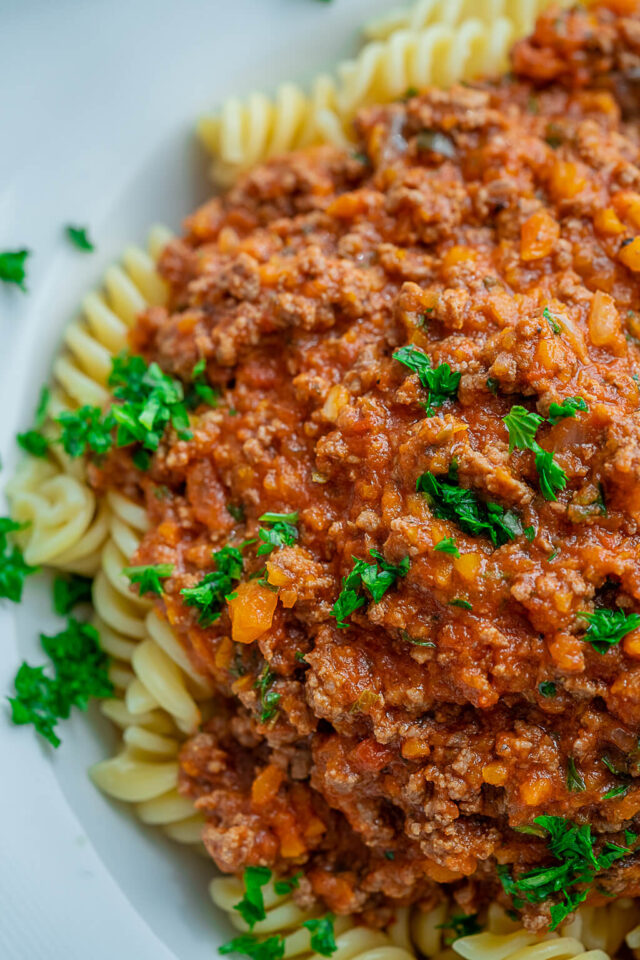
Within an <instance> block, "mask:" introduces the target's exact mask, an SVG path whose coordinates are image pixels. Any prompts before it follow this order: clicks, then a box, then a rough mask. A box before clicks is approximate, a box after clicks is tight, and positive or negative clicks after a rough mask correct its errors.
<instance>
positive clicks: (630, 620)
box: [578, 609, 640, 653]
mask: <svg viewBox="0 0 640 960" xmlns="http://www.w3.org/2000/svg"><path fill="white" fill-rule="evenodd" d="M578 616H579V617H580V618H581V619H582V620H586V621H587V623H588V624H589V626H588V628H587V632H586V633H585V634H584V635H583V637H582V639H583V640H586V641H587V643H590V644H591V646H592V647H593V649H594V650H597V651H598V653H606V652H607V650H609V648H610V647H612V646H615V645H616V644H617V643H620V641H621V640H622V639H623V637H626V635H627V634H628V633H631V631H632V630H637V629H638V627H640V615H639V614H637V613H625V612H624V610H607V609H605V610H594V612H593V613H585V612H583V611H582V612H580V613H579V614H578Z"/></svg>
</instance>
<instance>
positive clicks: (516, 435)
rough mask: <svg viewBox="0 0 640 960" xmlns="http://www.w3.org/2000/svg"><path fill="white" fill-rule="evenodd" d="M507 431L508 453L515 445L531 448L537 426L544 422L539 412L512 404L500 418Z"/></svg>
mask: <svg viewBox="0 0 640 960" xmlns="http://www.w3.org/2000/svg"><path fill="white" fill-rule="evenodd" d="M502 419H503V421H504V423H505V425H506V427H507V430H508V431H509V453H511V452H512V451H513V450H514V449H515V448H516V447H518V448H519V449H521V450H533V449H534V441H535V437H536V433H537V432H538V427H539V426H540V424H541V423H543V422H544V417H541V416H540V414H539V413H532V412H530V411H529V410H527V409H526V408H525V407H521V406H518V405H516V406H514V407H511V410H510V411H509V413H508V414H507V415H506V417H503V418H502Z"/></svg>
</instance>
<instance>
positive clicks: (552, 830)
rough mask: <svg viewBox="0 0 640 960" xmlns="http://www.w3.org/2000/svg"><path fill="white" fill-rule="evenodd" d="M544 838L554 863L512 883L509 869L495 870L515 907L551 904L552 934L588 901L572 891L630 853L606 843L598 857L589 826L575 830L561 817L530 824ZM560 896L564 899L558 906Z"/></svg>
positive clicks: (527, 873) (529, 871)
mask: <svg viewBox="0 0 640 960" xmlns="http://www.w3.org/2000/svg"><path fill="white" fill-rule="evenodd" d="M533 823H534V824H536V825H537V826H539V827H541V828H542V829H543V830H544V831H545V833H546V834H547V837H546V840H547V846H548V849H549V853H550V854H551V855H552V856H553V857H554V859H555V860H556V863H554V864H552V865H547V866H542V867H534V868H533V869H532V870H528V871H526V872H525V873H522V874H520V876H518V877H516V878H515V879H514V878H513V877H512V876H511V874H510V872H509V869H508V867H506V865H503V866H502V867H499V868H498V874H499V876H500V880H501V881H502V886H503V887H504V890H505V892H506V893H508V894H509V895H511V896H512V897H513V898H514V906H516V907H519V906H522V904H523V903H524V901H525V900H528V901H529V903H542V902H543V901H545V900H552V901H555V902H552V904H551V907H550V913H551V930H555V929H556V927H558V926H559V925H560V924H561V923H562V921H563V920H565V919H566V917H568V916H569V914H570V913H572V912H573V911H574V910H575V909H576V907H577V906H579V904H580V903H582V902H584V900H585V899H586V897H587V893H588V889H587V890H577V891H576V890H571V889H569V888H571V887H574V886H576V885H581V886H582V885H585V884H591V883H592V882H593V880H594V879H595V876H596V874H597V873H598V872H599V871H603V870H608V869H609V867H610V866H611V865H612V864H613V863H614V862H615V861H616V860H619V859H621V858H622V857H625V856H626V855H627V854H628V853H629V852H630V851H629V850H628V849H627V848H626V847H620V846H619V845H618V844H615V843H611V842H607V843H605V844H604V845H603V847H602V850H601V852H600V855H596V852H595V849H594V847H595V840H594V838H593V837H592V836H591V826H590V825H589V824H582V825H581V826H578V825H577V824H574V823H572V822H571V821H570V820H565V819H564V818H563V817H552V816H540V817H536V818H535V819H534V821H533ZM558 894H560V896H561V897H562V898H563V899H561V900H560V901H559V902H557V900H556V897H557V895H558Z"/></svg>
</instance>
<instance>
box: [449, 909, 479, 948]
mask: <svg viewBox="0 0 640 960" xmlns="http://www.w3.org/2000/svg"><path fill="white" fill-rule="evenodd" d="M438 929H439V930H450V931H451V935H450V936H446V937H445V944H446V945H447V946H448V947H450V946H451V944H452V943H454V942H455V941H456V940H459V939H460V937H471V936H473V934H474V933H480V932H481V931H482V927H481V926H480V924H479V923H478V914H477V913H457V914H454V915H453V916H451V917H449V918H448V919H447V921H446V923H439V924H438Z"/></svg>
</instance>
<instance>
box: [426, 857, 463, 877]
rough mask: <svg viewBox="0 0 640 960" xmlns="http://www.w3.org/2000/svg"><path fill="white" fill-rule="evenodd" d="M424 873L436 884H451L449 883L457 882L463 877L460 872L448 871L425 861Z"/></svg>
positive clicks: (439, 865)
mask: <svg viewBox="0 0 640 960" xmlns="http://www.w3.org/2000/svg"><path fill="white" fill-rule="evenodd" d="M424 872H425V873H426V875H427V876H428V877H430V878H431V880H434V881H435V882H436V883H451V881H453V880H459V879H460V877H461V876H463V874H462V873H461V871H460V870H450V869H449V867H445V866H443V865H442V864H440V863H434V862H433V861H431V860H427V861H425V865H424Z"/></svg>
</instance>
